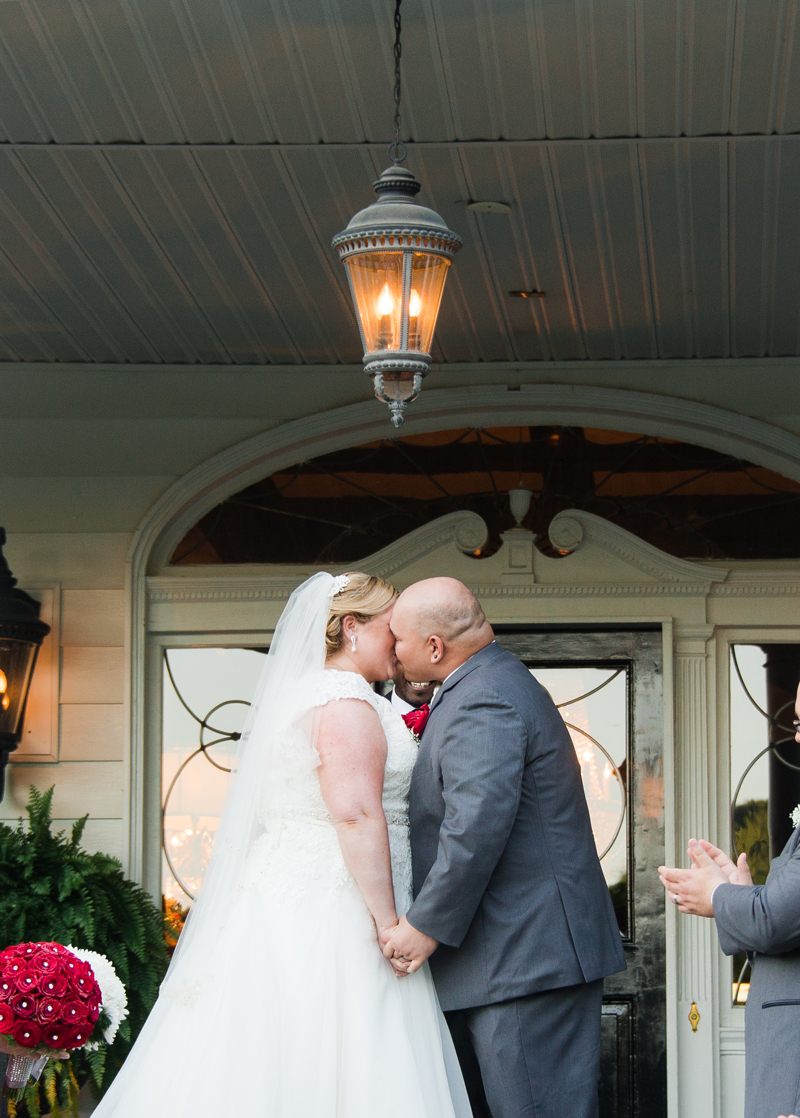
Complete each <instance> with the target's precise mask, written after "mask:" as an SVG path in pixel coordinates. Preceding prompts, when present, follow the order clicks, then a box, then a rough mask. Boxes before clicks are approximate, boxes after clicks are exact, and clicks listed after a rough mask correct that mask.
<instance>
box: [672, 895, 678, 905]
mask: <svg viewBox="0 0 800 1118" xmlns="http://www.w3.org/2000/svg"><path fill="white" fill-rule="evenodd" d="M672 903H673V904H677V903H678V894H677V893H673V894H672Z"/></svg>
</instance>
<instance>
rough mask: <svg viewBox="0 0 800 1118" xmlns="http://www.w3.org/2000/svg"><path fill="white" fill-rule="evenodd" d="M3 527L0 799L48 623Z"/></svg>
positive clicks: (0, 541) (0, 553) (0, 554)
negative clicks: (11, 555) (13, 560)
mask: <svg viewBox="0 0 800 1118" xmlns="http://www.w3.org/2000/svg"><path fill="white" fill-rule="evenodd" d="M5 542H6V530H5V528H0V800H2V798H3V794H4V791H5V770H6V765H7V764H8V755H9V753H13V751H14V750H15V749H16V748H17V746H18V745H19V743H20V741H21V740H22V725H23V721H24V719H25V707H26V705H27V702H28V691H29V690H30V686H31V680H32V679H33V669H34V667H35V665H36V657H37V655H38V653H39V648H40V646H41V643H42V641H43V640H44V638H45V637H46V636H47V634H48V633H49V632H50V626H49V625H46V624H45V622H44V621H40V620H39V603H38V602H37V601H35V600H34V599H33V598H31V596H30V595H29V594H26V593H25V591H24V590H17V589H16V585H17V580H16V579H15V578H14V576H13V575H12V573H11V571H10V570H9V566H8V562H7V560H6V558H5V556H4V555H3V547H4V546H5Z"/></svg>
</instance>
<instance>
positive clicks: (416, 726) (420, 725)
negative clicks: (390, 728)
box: [403, 703, 431, 742]
mask: <svg viewBox="0 0 800 1118" xmlns="http://www.w3.org/2000/svg"><path fill="white" fill-rule="evenodd" d="M430 713H431V708H430V706H429V705H428V704H427V703H423V704H422V706H421V707H417V709H416V710H410V711H409V712H408V714H404V715H403V721H404V722H405V724H406V726H408V728H409V730H410V731H411V733H412V734H413V735H414V737H415V738H416V740H417V742H419V740H420V738H421V737H422V731H423V730H424V729H425V723H426V722H427V721H428V718H429V717H430Z"/></svg>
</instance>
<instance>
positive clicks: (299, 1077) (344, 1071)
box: [95, 844, 471, 1118]
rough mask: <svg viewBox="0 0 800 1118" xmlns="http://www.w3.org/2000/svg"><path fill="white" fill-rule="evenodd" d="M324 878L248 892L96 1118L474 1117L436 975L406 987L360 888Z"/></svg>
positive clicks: (185, 970)
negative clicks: (295, 888) (291, 892)
mask: <svg viewBox="0 0 800 1118" xmlns="http://www.w3.org/2000/svg"><path fill="white" fill-rule="evenodd" d="M283 845H284V849H286V846H285V844H283ZM296 868H297V867H296ZM327 876H328V880H319V878H317V879H316V880H315V881H314V882H313V883H312V884H311V886H310V887H309V886H308V883H307V882H306V883H305V885H304V888H303V889H302V890H300V895H297V896H287V895H286V892H285V891H282V890H280V889H276V888H275V885H274V876H273V875H266V876H259V875H255V877H254V878H253V880H251V881H250V882H249V884H248V885H247V887H246V888H244V889H242V890H240V892H239V894H238V900H237V902H236V904H235V906H234V908H233V910H232V911H231V912H230V914H229V918H228V920H227V921H226V924H225V927H224V929H223V930H222V934H221V936H220V939H219V941H218V949H217V950H216V951H215V952H214V957H213V959H206V960H200V961H198V960H197V959H194V960H193V959H192V958H191V956H187V957H186V958H182V959H181V960H180V962H179V965H178V968H177V971H176V973H175V974H174V975H170V979H169V981H168V982H167V983H166V984H165V989H164V991H163V992H162V994H161V996H160V998H159V1000H158V1002H157V1004H156V1006H155V1007H154V1009H153V1012H152V1013H151V1015H150V1017H149V1019H148V1021H147V1023H146V1025H145V1027H144V1029H143V1031H142V1033H141V1035H140V1037H139V1040H138V1041H137V1043H136V1045H135V1047H134V1050H133V1051H132V1052H131V1055H130V1057H129V1058H128V1060H127V1062H126V1064H125V1066H124V1067H123V1068H122V1070H121V1072H120V1074H119V1075H118V1077H117V1079H116V1080H115V1082H114V1083H113V1084H112V1086H111V1088H110V1090H109V1091H108V1093H107V1094H106V1096H105V1098H104V1099H103V1101H102V1102H101V1103H100V1106H99V1108H98V1110H97V1111H95V1118H112V1116H113V1118H143V1116H145V1115H146V1116H147V1118H162V1116H163V1118H212V1115H213V1116H217V1115H230V1114H235V1115H237V1118H239V1116H240V1118H256V1116H258V1118H470V1116H471V1111H470V1107H469V1103H468V1100H467V1095H466V1091H465V1088H464V1083H463V1079H462V1077H461V1072H460V1069H459V1066H458V1061H457V1058H456V1055H455V1051H454V1049H453V1044H452V1040H451V1038H450V1034H449V1032H448V1030H447V1025H446V1023H445V1021H444V1018H443V1016H442V1012H441V1009H440V1008H439V1004H438V1001H437V998H436V992H435V990H434V986H433V982H432V980H431V977H430V972H429V970H428V967H427V965H426V966H424V967H423V968H422V969H421V970H419V971H418V972H417V973H416V974H414V975H411V976H409V977H407V978H402V979H398V978H396V977H395V976H394V973H393V971H392V968H391V965H390V964H389V962H388V961H387V960H386V959H385V958H384V957H383V955H382V954H381V952H380V949H379V947H378V944H377V941H376V938H375V930H374V927H373V925H372V920H371V918H370V915H369V912H368V910H367V908H366V905H365V904H364V901H363V898H362V897H361V894H360V892H359V890H358V888H357V887H356V886H355V883H354V882H353V881H352V878H350V877H349V875H347V874H346V872H345V874H344V875H341V876H340V879H339V880H338V881H335V882H332V881H331V880H330V879H329V875H327Z"/></svg>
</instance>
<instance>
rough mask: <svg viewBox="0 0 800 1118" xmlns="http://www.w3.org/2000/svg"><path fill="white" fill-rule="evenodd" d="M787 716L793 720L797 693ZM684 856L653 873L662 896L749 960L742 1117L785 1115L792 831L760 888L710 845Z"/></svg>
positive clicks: (798, 870) (790, 1107) (799, 928)
mask: <svg viewBox="0 0 800 1118" xmlns="http://www.w3.org/2000/svg"><path fill="white" fill-rule="evenodd" d="M795 713H796V715H797V716H798V718H800V688H798V693H797V704H796V706H795ZM794 725H795V740H796V741H798V742H800V722H798V720H797V719H796V720H795V723H794ZM689 856H690V858H691V860H692V869H689V870H683V869H674V868H671V867H667V866H661V868H660V871H659V873H660V876H661V882H662V884H663V885H664V887H665V888H666V889H667V891H668V893H669V896H670V899H671V900H672V902H673V903H674V904H676V905H677V906H678V908H679V909H680V911H681V912H684V913H688V914H691V915H695V916H707V917H713V918H714V921H715V922H716V925H717V934H718V935H719V942H720V946H721V947H722V950H723V951H724V952H725V954H726V955H735V954H736V953H737V952H740V951H746V952H748V953H749V954H750V957H751V963H752V972H751V976H750V991H749V993H748V995H747V1007H746V1009H745V1102H744V1113H745V1118H777V1115H779V1114H781V1115H783V1114H789V1115H790V1118H792V1116H793V1115H795V1114H797V1112H798V1109H800V1048H799V1047H798V1043H797V1038H798V1035H799V1034H800V827H795V830H794V832H793V834H792V835H791V837H790V838H789V841H788V842H787V844H786V846H785V847H784V848H783V851H782V852H781V853H780V854H779V855H778V857H777V858H773V860H772V865H771V868H770V871H769V876H768V877H767V880H766V883H765V884H764V885H753V880H752V878H751V876H750V870H749V868H748V865H747V855H746V854H741V855H739V859H738V862H736V863H734V862H733V861H732V859H730V858H729V857H728V855H727V854H726V853H725V852H724V851H723V850H720V849H719V848H718V847H716V846H712V845H711V843H710V842H707V841H706V840H704V839H701V840H700V841H699V842H698V841H696V840H695V839H690V841H689Z"/></svg>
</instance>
